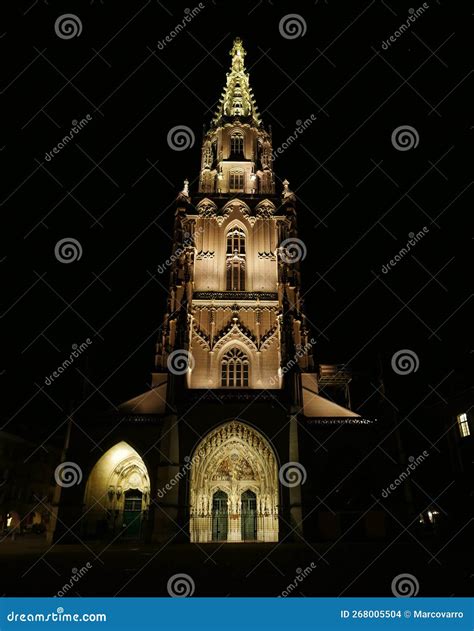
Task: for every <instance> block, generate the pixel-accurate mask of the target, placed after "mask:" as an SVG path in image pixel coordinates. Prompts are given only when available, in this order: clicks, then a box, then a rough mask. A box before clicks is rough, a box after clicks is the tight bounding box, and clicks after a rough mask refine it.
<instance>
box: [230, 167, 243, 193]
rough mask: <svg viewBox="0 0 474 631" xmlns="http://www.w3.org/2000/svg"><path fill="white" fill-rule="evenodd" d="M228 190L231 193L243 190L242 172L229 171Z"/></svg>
mask: <svg viewBox="0 0 474 631" xmlns="http://www.w3.org/2000/svg"><path fill="white" fill-rule="evenodd" d="M229 189H230V191H231V192H236V191H243V190H244V173H243V171H231V172H230V175H229Z"/></svg>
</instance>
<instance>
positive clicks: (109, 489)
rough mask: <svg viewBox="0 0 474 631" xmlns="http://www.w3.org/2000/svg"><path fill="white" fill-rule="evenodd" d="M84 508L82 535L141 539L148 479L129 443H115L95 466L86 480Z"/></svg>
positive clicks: (142, 464)
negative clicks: (120, 535)
mask: <svg viewBox="0 0 474 631" xmlns="http://www.w3.org/2000/svg"><path fill="white" fill-rule="evenodd" d="M84 504H85V513H84V527H85V534H87V535H90V536H98V537H99V538H102V537H108V536H116V535H118V534H119V533H120V534H122V535H123V536H124V537H126V538H127V537H128V538H138V537H140V531H141V526H142V521H143V518H144V515H145V513H146V511H147V510H148V507H149V504H150V478H149V476H148V471H147V468H146V466H145V463H144V462H143V460H142V458H141V457H140V455H139V454H138V453H137V452H136V451H135V449H133V447H131V446H130V445H129V444H128V443H126V442H124V441H121V442H119V443H117V444H116V445H114V446H113V447H111V448H110V449H109V450H108V451H106V452H105V453H104V454H103V455H102V456H101V457H100V458H99V460H98V461H97V462H96V464H95V465H94V467H93V469H92V471H91V473H90V475H89V478H88V480H87V485H86V490H85V495H84ZM133 513H134V514H133Z"/></svg>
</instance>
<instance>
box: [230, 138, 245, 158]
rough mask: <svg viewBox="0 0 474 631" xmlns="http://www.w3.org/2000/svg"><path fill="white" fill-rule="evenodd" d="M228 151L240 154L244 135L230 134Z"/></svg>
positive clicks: (242, 150) (242, 149) (242, 148)
mask: <svg viewBox="0 0 474 631" xmlns="http://www.w3.org/2000/svg"><path fill="white" fill-rule="evenodd" d="M230 152H231V154H233V155H241V154H243V152H244V137H243V136H242V134H232V136H231V138H230Z"/></svg>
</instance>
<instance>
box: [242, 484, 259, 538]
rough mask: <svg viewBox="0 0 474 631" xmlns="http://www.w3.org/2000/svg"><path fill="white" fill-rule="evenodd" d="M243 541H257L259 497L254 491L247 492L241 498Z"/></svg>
mask: <svg viewBox="0 0 474 631" xmlns="http://www.w3.org/2000/svg"><path fill="white" fill-rule="evenodd" d="M241 502H242V504H241V515H240V518H241V528H242V541H256V540H257V496H256V495H255V493H253V492H252V491H245V492H244V493H242V497H241Z"/></svg>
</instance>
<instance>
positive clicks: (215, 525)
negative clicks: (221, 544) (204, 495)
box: [212, 491, 229, 541]
mask: <svg viewBox="0 0 474 631" xmlns="http://www.w3.org/2000/svg"><path fill="white" fill-rule="evenodd" d="M228 502H229V498H228V495H227V493H226V492H225V491H216V492H215V493H214V495H213V496H212V540H213V541H227V528H228V510H227V505H228Z"/></svg>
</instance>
